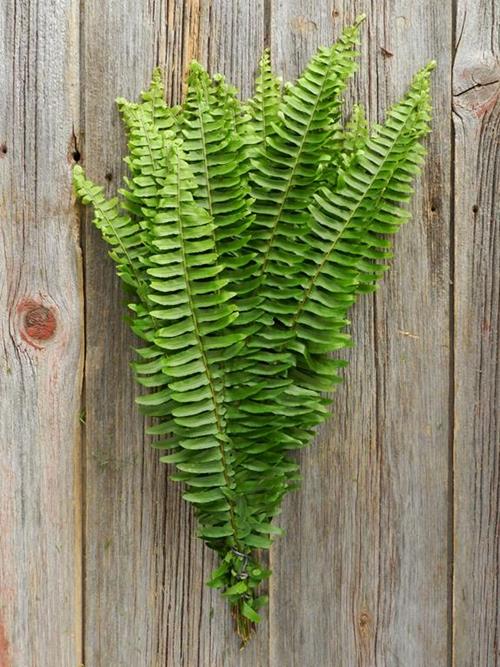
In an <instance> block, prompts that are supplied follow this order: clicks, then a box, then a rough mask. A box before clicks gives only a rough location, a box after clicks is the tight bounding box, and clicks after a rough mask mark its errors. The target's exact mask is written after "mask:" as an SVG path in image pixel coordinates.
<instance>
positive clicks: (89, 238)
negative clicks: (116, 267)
mask: <svg viewBox="0 0 500 667" xmlns="http://www.w3.org/2000/svg"><path fill="white" fill-rule="evenodd" d="M361 12H366V13H367V14H368V20H367V22H366V24H365V26H364V28H363V44H362V47H361V68H360V71H359V74H358V75H357V76H356V79H355V83H354V85H353V86H352V89H351V91H352V93H351V94H352V98H355V99H357V100H359V101H360V102H363V103H364V104H365V105H366V106H367V108H368V110H369V116H370V118H371V119H372V120H376V119H380V118H381V117H382V114H383V110H384V108H385V107H386V106H387V105H388V104H390V103H391V102H393V101H395V100H396V99H397V98H398V96H400V95H401V94H402V92H403V91H404V89H405V87H406V85H407V84H408V83H409V81H410V78H411V76H412V74H413V72H415V70H416V69H417V68H418V67H419V66H421V65H423V64H424V63H425V62H426V61H427V60H429V59H430V58H435V59H436V60H437V61H438V64H439V66H438V69H437V71H436V72H435V74H434V79H433V95H434V107H435V112H434V123H433V128H434V129H433V133H432V136H431V138H430V140H429V142H428V149H429V156H428V161H427V166H426V167H425V172H424V174H423V178H422V179H421V181H420V183H419V185H418V188H417V195H416V198H415V202H414V205H413V213H414V217H413V220H412V222H411V223H410V224H408V225H407V226H406V227H405V229H404V230H403V232H402V233H401V235H400V236H399V238H398V239H397V241H396V259H395V261H394V263H393V268H392V271H391V272H390V274H389V275H388V276H387V278H386V279H385V282H384V285H383V288H382V289H381V291H380V292H379V293H378V294H377V295H376V296H373V297H366V298H364V299H363V300H362V301H361V302H360V303H359V305H358V306H357V307H356V308H355V310H354V312H353V314H352V320H353V325H352V329H353V333H354V337H355V339H356V341H357V346H356V348H355V349H354V350H353V351H352V353H351V354H350V359H351V363H350V366H349V368H348V370H347V371H346V373H345V376H346V382H345V384H344V385H343V386H342V387H341V388H340V389H339V390H338V392H337V393H336V396H335V401H334V404H333V418H332V420H331V421H330V422H329V423H328V426H327V427H325V428H323V430H322V431H321V433H320V434H319V436H318V439H317V443H316V445H315V446H314V448H312V449H310V450H309V451H307V452H306V453H305V454H304V456H302V467H303V475H304V483H303V489H302V491H301V492H300V493H297V494H294V495H292V496H291V497H289V498H288V499H287V501H286V504H285V510H284V515H283V520H282V523H283V525H284V526H285V527H286V529H287V537H285V538H283V539H281V541H279V542H278V543H277V544H276V546H275V547H274V548H273V551H272V555H271V567H272V569H273V570H274V576H273V581H272V583H271V585H270V608H269V615H268V618H267V620H266V621H265V622H263V624H262V626H261V627H260V629H259V633H258V635H257V637H256V638H255V639H254V640H253V642H252V644H251V645H250V646H249V648H247V650H246V651H245V652H243V653H240V652H239V648H238V644H237V642H236V639H235V638H234V636H233V634H232V629H231V622H230V617H229V614H228V611H227V610H226V609H225V607H224V604H223V603H222V602H221V600H220V599H219V596H218V595H217V594H214V593H212V592H211V591H210V590H209V589H208V588H206V587H205V586H204V584H203V582H204V581H205V580H206V578H207V576H208V573H209V571H210V569H211V568H212V566H213V557H212V555H211V554H210V553H208V551H207V550H205V549H204V548H203V546H202V544H201V543H200V542H199V541H198V540H197V539H196V538H195V537H194V524H193V519H192V515H191V512H190V510H189V509H188V508H187V507H186V505H185V504H184V503H183V502H182V501H181V497H180V495H181V490H180V489H179V488H178V486H176V485H174V484H171V483H169V482H168V481H167V471H166V468H165V467H164V466H162V465H161V464H159V463H158V460H157V454H156V453H155V452H154V451H152V450H150V449H149V447H148V441H147V438H146V437H145V435H144V423H143V419H142V418H141V417H140V416H139V414H138V412H137V410H136V407H135V405H134V394H135V387H134V385H133V382H132V379H131V372H130V369H129V359H130V349H129V347H130V345H131V344H132V343H133V339H132V337H131V335H130V334H129V332H128V330H127V327H126V325H125V324H124V322H123V311H122V301H123V297H122V293H121V288H120V286H119V284H118V280H117V279H116V278H115V276H114V273H113V267H112V266H111V262H110V260H109V259H108V258H107V255H106V249H105V247H104V244H103V243H102V242H101V241H100V239H99V238H98V235H97V234H96V232H95V230H94V229H91V228H90V226H89V221H88V219H86V218H84V217H83V216H82V211H81V210H80V209H79V208H78V206H76V205H75V201H74V197H73V194H72V189H71V184H70V174H71V167H72V165H73V164H74V161H75V160H76V161H80V162H82V163H83V164H84V165H85V166H86V168H87V170H88V173H89V174H90V176H91V177H92V178H94V179H96V180H97V181H99V182H102V183H104V184H106V189H107V190H108V191H109V192H110V193H111V192H114V191H115V190H116V187H117V185H118V183H119V182H120V179H121V177H122V174H123V172H124V166H123V164H122V161H121V156H122V153H123V149H124V139H123V133H122V130H121V127H120V122H119V119H118V115H117V112H116V109H115V106H114V99H115V97H116V96H117V95H123V96H129V97H130V98H135V97H136V96H137V95H138V93H139V91H140V90H141V89H142V88H143V87H144V86H145V85H146V83H147V82H148V79H149V77H150V75H151V71H152V68H153V66H154V65H158V64H159V65H160V66H162V67H163V69H164V72H165V79H166V83H167V88H168V91H169V97H170V99H171V100H178V99H179V97H180V95H181V91H182V87H183V73H184V71H185V68H186V64H187V63H188V61H190V60H191V59H192V58H193V57H196V58H198V59H199V60H200V61H201V62H202V63H204V64H206V65H208V67H209V68H210V70H211V71H213V72H215V71H220V72H223V73H224V74H226V75H227V76H228V77H230V79H231V80H232V81H233V82H234V83H235V84H236V85H238V86H239V87H240V88H241V91H242V94H243V95H244V96H248V95H249V94H250V92H251V88H252V83H251V81H252V79H253V74H254V70H255V66H256V62H257V60H258V58H259V55H260V53H261V51H262V49H263V47H264V46H265V45H268V46H271V48H272V54H273V61H274V64H275V67H276V69H277V70H278V71H279V72H280V73H282V74H283V76H284V78H285V79H290V78H293V77H294V76H295V75H296V74H297V72H298V71H299V70H300V68H301V67H302V66H303V65H304V64H305V62H306V60H307V58H308V57H309V56H310V55H311V53H312V52H313V50H314V48H315V47H316V46H317V45H319V44H321V43H330V42H331V41H332V40H333V38H334V36H335V35H337V34H338V33H339V30H340V28H341V27H342V26H343V25H345V24H347V23H348V22H350V21H352V20H353V19H354V17H355V15H357V14H359V13H361ZM499 22H500V16H499V6H498V3H497V2H496V0H474V1H472V0H439V2H438V1H437V0H420V1H419V2H417V1H414V0H391V1H389V0H379V1H378V2H373V1H371V2H370V1H369V0H343V1H342V2H340V1H338V2H337V1H333V0H184V1H183V2H182V1H181V0H100V1H93V0H87V1H85V0H81V1H80V0H2V3H1V6H0V38H1V49H0V184H1V188H0V211H1V227H0V237H1V245H0V304H1V307H0V318H1V319H0V321H1V329H0V342H1V347H0V398H1V403H0V527H1V535H0V665H1V667H77V666H79V665H83V664H84V665H85V667H157V666H158V667H159V666H165V665H168V666H169V667H181V666H182V667H198V666H200V667H219V666H224V667H233V666H238V665H239V666H241V667H243V666H252V667H265V666H268V665H270V666H272V667H295V666H296V667H356V666H358V665H359V666H363V667H382V666H383V667H385V666H388V667H393V666H394V667H396V666H403V667H437V666H441V665H443V666H447V665H456V666H457V667H492V666H494V665H499V664H500V625H499V623H500V620H499V579H498V571H499V565H500V556H499V534H500V506H499V503H500V491H499V484H500V447H499V444H498V439H496V438H498V431H495V424H496V419H497V418H498V417H497V414H496V413H495V407H496V406H495V401H498V396H499V394H498V389H497V390H496V391H497V393H495V379H498V368H499V364H498V338H496V335H497V334H498V316H499V301H498V277H499V275H500V274H499V270H500V262H499V258H500V252H499V244H498V225H495V223H498V209H497V210H496V218H495V203H496V202H495V194H496V195H497V196H498V194H499V192H498V186H499V183H498V176H499V173H500V163H499V158H498V138H499V132H498V130H499V123H500V114H499V104H498V96H499V79H500V65H499V61H498V43H499V32H498V26H499ZM495 188H496V193H495ZM495 433H496V437H495Z"/></svg>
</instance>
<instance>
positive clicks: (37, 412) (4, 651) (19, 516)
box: [0, 0, 83, 667]
mask: <svg viewBox="0 0 500 667" xmlns="http://www.w3.org/2000/svg"><path fill="white" fill-rule="evenodd" d="M0 34H1V35H2V45H3V48H2V50H1V52H0V87H1V90H2V94H1V95H0V247H1V252H0V341H1V347H0V397H1V401H0V494H1V502H0V535H1V538H0V665H1V667H31V666H32V665H73V666H74V665H78V664H80V662H81V658H82V656H81V634H82V614H81V558H82V553H81V539H80V510H81V485H80V453H79V421H78V416H79V411H80V389H81V352H82V330H83V313H82V304H83V302H82V284H81V275H80V273H81V261H80V247H79V238H78V219H77V217H76V214H75V209H74V202H73V196H72V192H71V186H70V169H71V164H72V150H73V132H74V131H75V129H76V130H77V129H78V115H79V109H78V3H77V2H76V1H73V0H54V1H53V2H51V3H50V6H49V5H48V4H47V3H43V2H18V1H17V2H16V1H15V0H6V2H3V3H2V5H1V7H0Z"/></svg>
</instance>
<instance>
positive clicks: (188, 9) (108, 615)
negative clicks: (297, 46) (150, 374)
mask: <svg viewBox="0 0 500 667" xmlns="http://www.w3.org/2000/svg"><path fill="white" fill-rule="evenodd" d="M251 10H252V11H250V8H249V7H248V6H247V5H246V3H243V2H236V3H232V4H231V5H229V6H228V4H227V3H226V2H222V1H220V0H219V1H214V2H206V1H204V2H197V1H195V0H193V1H189V2H184V3H180V2H168V3H166V4H165V3H162V2H160V1H159V0H158V1H153V2H150V3H147V5H146V4H141V3H136V2H131V1H130V0H127V2H125V3H123V2H118V1H116V0H113V1H111V2H107V3H100V4H94V3H93V4H86V5H85V7H84V16H83V30H84V45H85V49H84V72H85V74H84V79H83V82H82V83H83V88H82V89H83V108H84V114H85V142H84V149H83V155H84V164H85V166H86V168H87V170H88V173H89V175H90V176H91V177H92V178H93V179H95V180H96V181H98V182H101V183H105V182H106V179H107V182H108V183H109V186H108V190H109V192H110V193H113V192H115V191H116V187H117V183H118V182H119V180H120V178H121V176H122V174H123V171H124V170H123V166H122V164H121V156H122V155H123V151H124V140H123V133H122V130H121V128H120V123H119V119H118V115H117V113H116V110H115V108H114V102H113V101H114V99H115V97H116V96H117V95H122V96H125V97H127V96H128V97H130V98H135V97H136V96H137V95H138V93H139V91H140V90H141V88H144V87H145V85H147V82H148V79H149V77H150V75H151V70H152V67H153V66H154V65H155V64H159V65H161V66H162V67H163V68H164V71H165V74H166V83H167V90H168V92H169V97H170V100H171V101H173V102H177V101H179V97H180V94H181V91H182V89H183V74H184V72H185V69H186V66H187V64H188V62H189V61H190V60H191V59H192V58H193V57H198V58H199V59H200V60H201V61H202V62H203V63H205V64H208V65H209V66H210V68H211V69H212V70H213V71H215V70H220V71H222V72H223V73H225V74H227V75H228V76H231V78H232V80H234V81H235V83H237V84H241V83H242V82H243V83H244V82H247V81H248V77H249V75H250V74H252V73H253V69H254V68H255V66H256V63H257V61H258V57H259V55H260V52H261V50H262V41H263V34H264V29H263V17H264V12H263V7H262V4H261V3H260V2H257V3H253V6H252V7H251ZM228 35H232V39H234V42H232V43H231V44H232V46H231V49H229V50H224V49H223V48H222V47H221V44H223V42H224V39H227V36H228ZM110 36H112V38H110ZM246 85H247V88H246V92H248V83H246ZM85 267H86V297H87V309H86V322H87V363H86V373H85V386H86V405H87V415H86V494H85V496H86V522H85V570H86V587H85V664H89V665H92V667H100V666H101V665H102V666H103V667H108V665H113V667H144V666H145V665H148V667H149V666H150V665H151V666H156V665H165V664H168V665H176V666H177V665H179V666H182V665H185V666H186V667H191V666H194V665H214V666H219V665H229V664H231V665H237V664H241V665H245V664H252V665H265V664H267V653H268V648H267V647H268V642H267V628H266V626H265V624H264V627H263V628H262V629H261V632H260V636H259V640H258V642H257V641H256V642H254V644H253V646H252V647H251V648H249V649H248V650H247V651H245V653H243V654H241V655H242V657H241V660H240V653H239V646H238V643H237V640H236V638H235V637H234V635H233V630H232V624H231V619H230V614H229V611H228V610H227V608H226V606H225V604H224V603H223V601H222V600H221V599H220V597H219V594H218V593H214V592H213V591H210V590H209V589H208V588H206V586H205V585H204V582H205V581H206V580H207V579H208V576H209V574H210V571H211V570H212V569H213V567H214V566H215V562H214V558H213V555H212V554H210V553H209V552H208V551H207V550H205V549H204V547H203V545H202V543H201V542H200V541H199V540H198V539H197V538H196V537H195V526H194V521H193V518H192V514H191V511H190V510H189V508H188V507H187V506H186V504H185V503H184V502H183V501H182V500H181V497H180V496H181V489H180V487H179V485H176V484H171V483H169V482H167V477H166V474H167V471H166V468H165V466H163V465H162V464H159V463H158V461H157V459H158V454H157V453H156V452H154V451H150V450H149V445H148V441H147V438H145V436H144V424H143V419H142V417H141V416H140V415H139V413H138V411H137V409H136V407H135V406H134V396H135V394H136V388H135V386H134V384H133V382H132V377H131V373H130V370H129V367H128V362H129V360H130V359H131V350H130V345H131V344H133V342H134V341H133V338H132V336H131V335H130V334H129V332H128V330H127V326H126V325H125V323H124V322H123V319H122V317H123V314H124V311H123V307H122V302H123V297H122V292H121V288H120V287H119V285H118V280H117V279H116V278H115V276H114V274H113V268H112V266H111V262H110V261H109V259H108V258H107V257H106V249H105V247H104V244H103V243H102V242H101V240H100V239H99V238H98V235H97V234H96V233H95V230H93V229H90V228H87V229H86V232H85Z"/></svg>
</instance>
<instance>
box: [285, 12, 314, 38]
mask: <svg viewBox="0 0 500 667" xmlns="http://www.w3.org/2000/svg"><path fill="white" fill-rule="evenodd" d="M290 25H291V27H292V30H293V31H294V32H298V33H302V34H309V33H311V32H314V31H315V30H317V29H318V24H317V23H316V22H315V21H312V20H311V19H308V18H306V17H305V16H295V17H294V18H293V19H292V20H291V21H290Z"/></svg>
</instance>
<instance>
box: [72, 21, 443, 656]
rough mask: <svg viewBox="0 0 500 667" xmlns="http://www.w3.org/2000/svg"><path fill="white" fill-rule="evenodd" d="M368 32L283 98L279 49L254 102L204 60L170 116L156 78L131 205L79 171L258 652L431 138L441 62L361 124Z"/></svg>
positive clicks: (140, 371)
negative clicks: (348, 105) (290, 537)
mask: <svg viewBox="0 0 500 667" xmlns="http://www.w3.org/2000/svg"><path fill="white" fill-rule="evenodd" d="M359 25H360V21H357V22H356V24H355V25H354V26H353V27H351V28H348V29H347V30H345V31H344V33H343V34H342V36H341V37H340V38H339V40H338V41H337V43H336V44H334V45H333V46H332V47H330V48H322V49H320V50H319V51H318V53H317V54H316V55H315V56H314V57H313V58H312V59H311V61H310V63H309V64H308V65H307V67H306V68H305V70H304V73H303V75H302V76H301V77H300V78H299V79H298V81H297V82H296V83H295V84H293V85H286V86H285V87H284V89H283V90H282V87H281V84H280V81H279V80H278V79H277V78H276V77H275V75H274V74H273V72H272V70H271V61H270V55H269V53H268V52H266V53H264V56H263V58H262V60H261V63H260V67H259V72H258V76H257V81H256V93H255V97H254V98H253V99H251V100H249V101H248V102H246V103H241V102H240V101H239V100H238V98H237V96H236V91H235V89H234V88H232V87H231V86H229V85H228V84H227V83H226V82H225V80H224V79H223V78H222V77H221V76H219V75H217V76H214V77H210V76H209V74H208V73H207V72H206V71H205V70H204V69H203V68H202V67H201V66H200V65H199V64H197V63H193V64H192V65H191V68H190V71H189V74H188V89H187V95H186V99H185V102H184V104H183V105H182V106H181V107H174V108H170V107H168V106H167V104H166V103H165V100H164V90H163V85H162V81H161V73H160V72H159V71H155V73H154V75H153V81H152V84H151V87H150V88H149V89H148V90H147V91H145V92H144V93H143V94H142V100H141V101H140V102H139V103H131V102H127V101H125V100H123V99H120V100H119V101H118V105H119V108H120V111H121V114H122V117H123V120H124V123H125V126H126V128H127V133H128V151H129V154H128V156H127V157H126V158H125V161H126V163H127V166H128V169H129V176H128V177H127V178H126V179H125V181H124V187H123V189H121V190H120V197H119V198H113V199H110V200H108V199H106V198H105V196H104V191H103V189H102V188H100V187H99V186H97V185H94V184H93V183H92V182H91V181H89V180H88V179H87V178H86V177H85V175H84V173H83V171H82V169H81V167H75V170H74V185H75V190H76V193H77V195H78V196H79V198H80V199H81V200H82V201H83V203H84V204H89V205H92V206H93V209H94V224H95V225H96V227H97V228H98V229H99V230H100V232H101V234H102V237H103V238H104V240H105V241H106V242H107V243H108V244H109V246H110V256H111V258H112V260H113V261H114V262H115V264H116V269H117V273H118V275H119V276H120V278H121V279H122V281H123V282H124V284H125V287H126V292H127V296H128V306H129V310H130V313H131V314H130V316H129V322H130V325H131V327H132V329H133V331H134V332H135V333H136V334H137V335H138V337H139V339H140V340H141V345H140V346H139V347H138V348H137V350H136V352H137V359H136V360H135V361H134V362H133V368H134V371H135V376H136V379H137V381H138V382H139V384H141V385H142V386H144V387H145V388H147V390H148V391H147V392H146V393H143V394H141V395H140V396H139V397H138V399H137V401H138V403H139V405H140V406H141V409H142V410H143V411H144V413H145V414H146V415H148V416H149V417H152V418H153V419H154V423H153V424H152V425H151V426H150V427H149V429H148V431H149V433H150V435H151V436H153V443H152V444H153V445H154V446H155V447H156V448H158V449H160V450H164V453H163V455H162V458H161V460H162V461H165V462H166V463H169V464H171V465H172V466H173V470H172V475H171V477H172V479H173V480H175V481H178V482H182V484H183V485H184V488H185V492H184V498H185V500H187V501H188V502H190V503H192V504H193V505H194V507H195V511H196V516H197V519H198V525H199V536H200V537H201V538H202V539H203V540H204V541H205V542H206V543H207V544H208V546H209V547H210V548H212V549H214V550H215V551H216V552H217V553H218V554H219V558H220V563H219V565H218V567H217V569H216V570H215V571H214V572H213V574H212V577H211V580H210V582H209V585H211V586H213V587H215V588H219V589H221V591H222V593H223V595H224V596H225V597H226V598H227V599H228V601H229V603H230V604H231V606H232V608H233V613H234V618H235V624H236V629H237V632H238V634H239V636H240V637H241V638H242V640H243V642H244V643H245V642H246V641H248V639H249V637H250V634H251V631H252V629H253V628H254V625H255V623H257V622H258V621H259V620H260V616H259V613H258V611H259V609H260V607H262V606H263V605H264V604H265V602H266V597H265V595H261V594H260V593H259V589H260V585H261V583H262V582H263V581H264V580H265V579H266V578H267V577H268V576H269V575H270V572H269V571H268V570H267V569H266V568H265V567H264V566H263V565H262V564H261V563H260V558H259V553H260V550H265V549H268V548H269V547H270V546H271V544H272V542H273V540H274V539H275V536H276V535H279V534H280V533H281V529H280V528H279V527H278V526H276V525H275V523H274V518H275V517H276V516H277V515H278V514H279V512H280V505H281V501H282V498H283V496H284V495H285V494H286V493H287V492H289V491H290V490H292V489H294V488H296V487H297V485H298V483H299V479H300V476H299V470H298V465H297V462H296V461H295V460H294V459H293V457H292V456H291V455H290V452H291V451H292V450H294V449H298V448H301V447H304V446H306V445H308V444H309V443H310V441H311V439H312V437H313V435H314V427H315V426H316V425H317V424H319V423H321V422H322V421H324V420H325V419H326V418H327V416H328V414H329V411H328V402H329V401H328V398H327V397H326V396H325V392H329V391H330V390H331V389H332V388H333V386H334V385H335V384H336V383H337V382H339V381H340V379H341V375H340V371H341V368H342V367H343V366H344V365H345V362H344V361H343V360H342V359H341V358H338V357H337V356H335V357H332V356H331V353H332V352H336V353H337V352H338V351H339V350H342V349H343V348H345V347H346V346H349V345H351V339H350V336H349V334H348V333H347V332H346V327H347V326H348V324H349V322H348V319H347V316H348V311H349V309H350V307H351V306H352V304H353V303H354V302H355V300H356V298H357V297H358V295H360V294H365V293H369V292H371V291H373V290H374V289H376V287H377V285H378V284H379V282H380V279H381V277H382V275H383V273H384V271H385V270H386V269H387V262H388V260H389V259H390V258H391V241H390V238H391V236H392V235H393V234H394V233H396V232H397V230H398V229H399V227H400V226H401V224H403V223H404V222H405V221H406V220H407V219H408V217H409V214H408V212H407V211H406V210H405V209H404V208H402V207H401V205H402V204H406V203H407V202H408V201H409V199H410V197H411V194H412V182H413V180H414V178H415V175H416V174H417V173H418V171H419V168H420V165H421V163H422V161H423V156H424V148H423V146H422V143H421V142H422V139H423V138H424V137H425V135H426V133H427V132H428V131H429V120H430V103H429V75H430V72H431V70H432V68H433V66H434V65H433V63H431V64H430V65H428V66H427V67H426V68H424V69H423V70H421V71H420V72H419V73H418V74H417V75H416V77H415V79H414V81H413V83H412V84H411V86H410V88H409V90H408V93H407V94H406V95H405V96H404V98H403V99H402V100H401V101H400V102H399V103H397V104H396V105H394V106H393V107H392V108H391V109H390V111H389V112H388V114H387V117H386V120H385V122H384V123H383V124H382V125H377V126H375V127H373V128H371V129H370V128H369V127H368V124H367V122H366V119H365V116H364V112H363V110H362V109H361V108H360V107H355V108H354V109H353V111H352V114H351V116H350V119H349V120H348V121H347V123H346V124H344V123H343V121H342V116H343V99H342V93H343V91H344V89H345V86H346V84H347V81H348V79H349V77H350V76H351V75H352V73H353V72H354V71H355V69H356V44H357V41H358V32H359Z"/></svg>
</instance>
